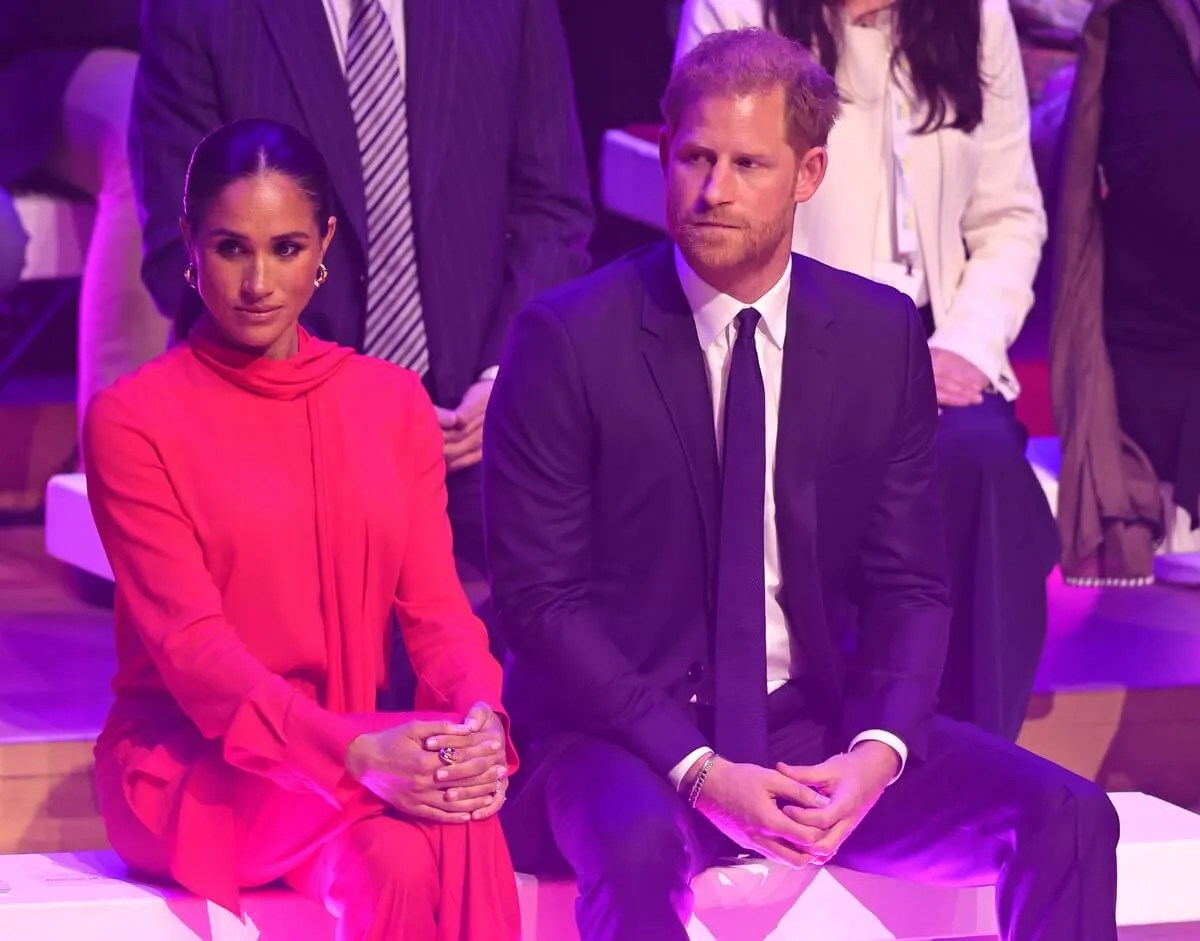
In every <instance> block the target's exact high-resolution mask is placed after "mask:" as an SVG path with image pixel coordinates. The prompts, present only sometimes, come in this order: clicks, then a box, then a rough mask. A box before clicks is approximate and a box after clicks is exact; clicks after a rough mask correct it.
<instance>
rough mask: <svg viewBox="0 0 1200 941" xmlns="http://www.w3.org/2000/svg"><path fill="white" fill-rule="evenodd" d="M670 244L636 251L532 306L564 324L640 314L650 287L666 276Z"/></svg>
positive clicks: (543, 296)
mask: <svg viewBox="0 0 1200 941" xmlns="http://www.w3.org/2000/svg"><path fill="white" fill-rule="evenodd" d="M669 261H670V243H667V242H658V243H655V244H653V245H647V246H644V247H642V248H638V249H634V250H633V251H631V252H628V253H626V254H624V255H622V256H621V257H620V258H617V259H614V260H613V261H610V262H609V263H608V264H605V265H602V266H601V267H599V268H596V269H595V270H593V271H591V272H589V273H588V274H585V275H583V276H582V277H579V278H576V279H575V280H574V281H568V282H567V283H565V284H560V285H558V286H557V287H554V288H551V289H550V290H548V291H545V292H544V293H542V294H540V295H539V296H538V297H536V298H535V299H534V300H533V302H532V306H534V307H539V308H541V309H542V310H544V311H547V312H549V313H552V314H554V315H555V316H557V317H558V318H559V319H561V320H563V321H564V322H578V321H587V320H589V319H592V318H596V317H614V316H620V315H622V314H629V313H633V312H636V311H637V309H638V307H639V306H640V304H639V303H638V298H640V297H641V295H642V293H643V292H644V291H645V289H646V285H647V284H648V283H649V282H650V281H652V280H654V279H656V278H661V277H663V276H664V274H665V270H666V265H667V264H669Z"/></svg>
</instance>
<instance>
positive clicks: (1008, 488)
mask: <svg viewBox="0 0 1200 941" xmlns="http://www.w3.org/2000/svg"><path fill="white" fill-rule="evenodd" d="M1025 443H1026V434H1025V429H1024V427H1023V426H1022V425H1021V424H1020V423H1019V422H1018V421H1017V419H1016V415H1015V413H1014V410H1013V406H1012V404H1011V403H1010V402H1006V401H1005V400H1004V399H1003V398H1001V397H1000V396H998V395H994V394H988V395H985V396H984V400H983V402H982V403H981V404H979V405H973V406H968V407H966V408H948V409H946V410H944V411H943V412H942V417H941V422H940V424H939V427H938V437H937V454H938V471H939V474H940V476H941V482H942V492H943V497H944V506H945V519H946V542H947V550H948V556H949V560H950V597H951V604H952V607H953V609H954V616H953V619H952V621H951V627H950V647H949V652H948V653H947V656H946V668H945V671H944V672H943V674H942V686H941V690H940V691H939V711H941V712H942V713H944V714H945V715H947V716H950V717H951V718H954V719H960V720H962V721H964V722H970V723H973V724H974V725H977V726H978V727H979V728H981V729H983V730H985V731H987V732H991V733H993V734H995V735H999V736H1001V737H1002V738H1006V739H1008V740H1009V741H1015V740H1016V737H1017V733H1018V732H1019V731H1020V729H1021V723H1022V722H1023V721H1024V719H1025V712H1026V709H1027V707H1028V704H1029V696H1030V693H1031V692H1032V691H1033V681H1034V677H1035V675H1036V673H1037V667H1038V661H1039V659H1040V658H1041V654H1042V646H1043V643H1044V641H1045V638H1046V578H1047V576H1048V575H1049V574H1050V572H1051V571H1052V570H1053V568H1054V566H1055V565H1056V564H1058V558H1059V555H1060V552H1061V547H1060V543H1059V536H1058V528H1057V526H1056V525H1055V522H1054V516H1053V514H1052V513H1051V511H1050V506H1049V504H1048V503H1047V502H1046V497H1045V494H1044V493H1043V492H1042V488H1041V486H1040V485H1039V484H1038V481H1037V478H1036V477H1035V476H1034V473H1033V468H1031V467H1030V466H1029V462H1028V461H1027V460H1026V459H1025Z"/></svg>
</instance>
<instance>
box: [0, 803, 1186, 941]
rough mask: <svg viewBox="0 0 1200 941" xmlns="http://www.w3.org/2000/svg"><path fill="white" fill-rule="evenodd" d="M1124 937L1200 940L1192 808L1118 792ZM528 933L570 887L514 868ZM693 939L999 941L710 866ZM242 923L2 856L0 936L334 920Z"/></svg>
mask: <svg viewBox="0 0 1200 941" xmlns="http://www.w3.org/2000/svg"><path fill="white" fill-rule="evenodd" d="M1113 802H1114V803H1115V804H1116V807H1117V810H1118V812H1119V814H1120V816H1121V824H1122V838H1121V847H1120V850H1119V867H1120V887H1119V899H1118V905H1117V908H1118V920H1119V923H1120V925H1121V926H1122V933H1121V937H1122V939H1129V941H1132V939H1138V941H1142V939H1150V938H1153V939H1155V941H1185V939H1191V941H1196V939H1198V938H1200V892H1197V891H1196V878H1197V873H1200V816H1197V815H1196V814H1192V813H1189V812H1188V811H1186V810H1182V809H1180V808H1178V807H1174V806H1172V805H1170V804H1167V803H1164V802H1163V801H1160V800H1157V799H1155V798H1153V797H1148V796H1146V795H1144V794H1132V793H1131V794H1114V795H1113ZM518 882H519V891H520V896H521V911H522V917H523V922H524V925H523V931H522V935H523V941H573V939H576V938H577V937H578V935H577V934H576V932H575V927H574V918H573V904H574V899H575V888H574V886H573V885H571V884H569V883H563V882H543V883H539V881H538V880H537V879H534V878H532V877H530V876H524V875H521V876H518ZM694 885H695V892H696V910H695V914H694V916H693V918H692V922H691V924H690V925H689V934H690V936H691V938H692V939H693V941H766V939H771V941H784V939H796V938H802V939H820V941H897V939H905V941H929V939H947V938H954V939H961V938H994V937H995V932H996V922H995V917H994V915H993V908H992V907H993V898H994V894H993V890H992V889H991V888H975V889H957V890H955V889H936V888H929V887H926V886H920V885H914V884H911V883H907V882H901V881H899V880H894V879H887V878H882V877H878V876H868V875H863V874H861V873H853V872H848V871H846V870H842V869H838V868H837V867H829V868H828V869H824V870H808V871H803V872H795V871H792V870H788V869H786V868H783V867H780V866H775V865H771V864H766V863H747V864H744V865H741V866H734V867H724V868H718V869H712V870H709V871H708V872H706V873H704V874H703V875H702V876H700V877H699V878H698V879H697V880H696V882H695V884H694ZM246 909H247V916H248V917H247V921H246V922H245V923H242V922H240V921H239V920H238V919H237V918H235V917H234V916H232V915H230V914H229V913H228V912H226V911H224V910H223V909H221V908H219V907H218V906H216V905H213V904H211V903H208V902H205V901H203V900H201V899H199V898H196V897H195V896H191V895H189V894H188V893H186V892H183V891H182V890H180V889H177V888H171V887H165V886H152V885H146V884H140V883H137V882H131V881H126V879H125V868H124V866H123V865H122V864H121V863H120V861H119V860H118V859H117V858H116V856H115V855H114V854H112V853H106V852H99V853H63V854H53V855H25V856H4V857H0V938H5V939H14V941H17V939H20V941H24V939H30V941H34V939H36V941H66V939H70V941H80V939H88V941H107V939H113V941H117V939H127V938H138V939H140V938H153V939H155V941H197V939H204V941H209V939H211V941H256V939H260V938H261V939H266V941H271V939H280V941H284V939H286V941H332V939H333V920H332V918H331V917H330V916H329V915H327V914H326V913H325V912H324V911H323V910H322V909H321V908H320V906H318V905H317V904H316V903H314V902H311V901H309V900H307V899H304V898H301V897H300V896H297V895H295V894H293V893H291V892H289V891H287V890H285V889H266V890H259V891H254V892H248V893H246Z"/></svg>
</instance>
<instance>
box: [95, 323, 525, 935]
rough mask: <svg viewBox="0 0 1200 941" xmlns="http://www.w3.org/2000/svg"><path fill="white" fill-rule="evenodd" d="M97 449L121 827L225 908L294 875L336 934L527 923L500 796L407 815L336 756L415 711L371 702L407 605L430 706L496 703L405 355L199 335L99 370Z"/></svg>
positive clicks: (424, 702)
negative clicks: (256, 352) (271, 352)
mask: <svg viewBox="0 0 1200 941" xmlns="http://www.w3.org/2000/svg"><path fill="white" fill-rule="evenodd" d="M193 332H195V331H193ZM84 450H85V461H86V466H87V476H88V496H89V500H90V502H91V505H92V511H93V514H94V515H95V519H96V526H97V528H98V530H99V532H100V537H101V540H102V541H103V544H104V548H105V551H106V553H107V554H108V558H109V561H110V563H111V565H112V569H113V573H114V575H115V577H116V609H115V615H116V637H117V675H116V678H115V680H114V684H113V685H114V691H115V694H116V701H115V703H114V705H113V708H112V711H111V713H110V714H109V717H108V721H107V723H106V725H105V728H104V731H103V732H102V733H101V735H100V738H99V740H98V741H97V744H96V780H97V788H98V792H99V796H100V804H101V810H102V813H103V816H104V819H105V823H106V826H107V829H108V835H109V839H110V841H111V843H112V845H113V848H114V849H116V851H117V852H118V853H119V854H120V855H121V856H122V857H123V858H124V859H125V860H126V862H127V863H129V864H130V865H131V866H132V867H134V868H136V869H141V870H145V871H149V872H151V873H155V874H159V875H162V876H169V877H171V878H173V879H175V880H176V881H178V882H179V883H180V884H181V885H183V886H184V887H186V888H188V889H190V890H191V891H193V892H195V893H197V894H198V895H201V896H204V897H206V898H209V899H212V900H213V901H215V902H217V903H219V904H221V905H223V906H224V907H226V908H228V909H230V910H232V911H235V912H239V911H240V901H239V889H241V888H247V887H251V886H257V885H262V884H265V883H268V882H271V881H274V880H276V879H280V878H282V879H285V880H286V881H287V882H288V883H289V884H290V885H292V886H294V887H295V888H296V889H297V890H299V891H302V892H305V893H307V894H309V895H312V896H314V897H316V898H318V899H319V900H321V901H322V902H324V903H325V904H326V906H327V907H328V908H329V909H330V910H331V911H333V912H334V913H335V914H337V915H339V916H340V919H341V923H340V931H339V937H340V938H343V939H346V941H362V939H372V941H374V939H380V941H382V939H384V938H389V939H390V938H399V937H404V938H412V939H414V941H422V939H424V938H429V939H431V941H477V939H478V941H490V939H505V941H511V939H513V938H515V937H517V935H518V933H519V911H518V906H517V896H516V885H515V881H514V877H513V870H512V862H511V860H510V859H509V855H508V850H507V847H506V845H505V843H504V838H503V835H502V832H501V829H500V825H499V821H498V820H497V819H496V818H495V817H492V818H490V819H488V820H486V821H481V822H472V823H469V824H460V825H439V824H430V823H425V822H419V821H414V820H411V819H404V818H401V817H400V816H398V815H397V814H395V813H394V812H390V811H389V810H388V808H386V807H385V805H384V804H383V802H382V801H380V800H379V799H378V798H376V797H374V795H372V794H371V793H370V792H368V791H367V790H366V789H365V788H363V787H362V786H361V785H359V784H358V783H357V782H355V781H354V780H353V779H352V778H351V777H350V776H349V774H348V773H347V771H346V767H345V755H346V749H347V747H348V745H349V744H350V742H351V741H352V740H353V739H354V738H355V737H356V736H358V735H360V734H362V733H363V732H365V731H371V730H376V729H380V728H384V727H388V726H391V725H396V724H399V723H400V722H403V721H405V720H406V719H408V718H409V716H407V715H402V714H396V713H390V714H388V713H375V711H374V710H375V695H376V691H377V688H378V687H379V686H380V685H381V684H382V683H383V682H384V681H385V680H386V677H385V664H386V663H387V651H386V643H387V640H386V638H387V631H386V628H387V625H388V617H389V613H390V610H391V609H392V607H393V606H394V607H395V611H396V614H397V615H398V619H399V623H400V625H401V632H402V636H403V638H404V644H405V646H406V648H407V649H408V653H409V656H410V658H411V660H412V663H413V667H414V669H415V671H416V674H417V679H418V691H417V703H416V708H417V709H418V710H422V711H437V712H448V713H453V714H455V715H456V716H458V717H461V716H463V715H464V714H465V713H466V711H467V710H468V709H469V708H470V707H471V706H472V705H473V704H474V703H475V702H477V701H485V702H487V703H489V704H491V705H492V706H493V708H496V709H499V705H500V668H499V665H498V664H497V663H496V661H495V660H494V659H493V658H492V657H491V655H490V654H489V652H488V645H487V637H486V633H485V630H484V628H483V625H482V624H481V623H480V622H479V621H478V620H477V619H476V618H475V617H474V616H473V615H472V613H471V610H470V607H469V605H468V602H467V600H466V597H465V596H464V594H463V591H462V587H461V585H460V584H459V581H458V578H457V576H456V573H455V568H454V563H453V559H452V547H451V535H450V526H449V523H448V521H447V518H446V510H445V507H446V490H445V479H444V477H445V471H444V464H443V459H442V438H441V432H440V430H439V428H438V426H437V423H436V420H435V417H434V413H433V408H432V405H431V404H430V401H429V398H428V396H427V395H426V394H425V392H424V390H423V388H422V387H421V384H420V382H419V380H418V379H417V377H416V376H415V375H414V374H412V373H409V372H407V371H405V370H401V369H398V368H396V367H395V366H392V365H389V364H387V363H383V362H380V361H377V360H373V359H369V358H367V357H363V356H358V355H356V354H354V353H353V352H352V351H350V350H348V349H345V348H342V347H338V346H335V345H333V344H329V343H325V342H323V341H320V340H317V339H315V338H313V337H310V336H308V335H307V334H305V333H304V332H303V331H301V335H300V345H299V350H298V352H297V354H296V355H294V356H292V357H290V358H289V359H286V360H281V361H272V360H266V359H262V358H256V357H251V356H249V355H246V354H242V353H237V352H232V351H229V350H227V349H224V348H222V347H219V346H216V345H215V344H212V343H209V342H207V341H204V340H200V339H195V340H191V341H189V342H188V343H186V344H181V345H179V346H177V347H175V348H174V349H172V350H171V351H169V352H168V353H166V354H165V355H163V356H161V357H159V358H158V359H156V360H154V361H153V362H151V363H150V364H148V365H147V366H145V367H144V368H143V369H141V370H140V371H138V372H137V373H135V374H134V375H132V376H130V377H127V378H125V379H123V380H122V381H120V382H118V383H117V384H116V385H114V386H112V387H111V388H110V389H108V390H106V391H104V392H102V393H101V394H100V395H99V396H97V397H96V399H95V400H94V401H93V404H92V406H91V408H90V409H89V412H88V416H87V421H86V424H85V430H84ZM508 760H509V770H510V772H511V771H513V770H515V764H516V758H515V755H513V754H512V753H511V751H510V753H509V756H508Z"/></svg>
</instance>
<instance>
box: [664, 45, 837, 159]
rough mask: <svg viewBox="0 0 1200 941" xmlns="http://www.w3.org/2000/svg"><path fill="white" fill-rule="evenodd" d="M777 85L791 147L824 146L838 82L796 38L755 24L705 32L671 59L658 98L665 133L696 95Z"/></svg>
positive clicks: (765, 89)
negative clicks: (686, 50) (664, 87)
mask: <svg viewBox="0 0 1200 941" xmlns="http://www.w3.org/2000/svg"><path fill="white" fill-rule="evenodd" d="M776 88H782V89H783V93H784V101H785V107H786V117H787V135H788V143H789V144H791V146H792V149H793V150H794V151H796V153H798V154H800V153H803V152H804V151H806V150H807V149H808V148H810V147H824V146H825V145H826V144H827V143H828V141H829V131H830V129H831V128H832V127H833V122H834V121H835V120H836V119H837V116H838V110H839V109H840V108H841V101H840V99H839V98H838V90H837V85H836V84H835V83H834V81H833V79H832V78H830V76H829V74H828V73H827V72H826V71H825V70H824V69H823V68H821V66H820V64H819V63H818V62H817V61H816V60H815V59H814V58H813V57H812V55H811V54H810V53H809V52H808V50H807V49H805V48H804V47H803V46H802V45H800V44H799V43H798V42H795V41H794V40H792V39H788V38H786V37H783V36H779V35H777V34H775V33H772V32H768V31H767V30H765V29H754V28H747V29H738V30H729V31H724V32H718V33H712V34H710V35H708V36H705V37H704V38H703V39H702V40H701V41H700V43H699V44H698V45H697V46H696V48H695V49H693V50H691V51H690V52H689V53H687V55H685V56H684V57H683V58H682V59H680V60H679V61H678V62H677V63H676V64H675V68H674V69H673V70H672V71H671V80H670V82H668V84H667V91H666V94H664V95H663V99H662V113H663V119H664V121H665V122H666V126H667V134H668V136H669V137H674V135H675V131H676V130H677V129H678V127H679V122H680V120H681V119H682V117H683V113H684V111H686V110H687V108H688V106H689V105H691V104H692V103H693V102H696V101H698V100H700V99H701V98H704V97H706V96H709V95H730V96H732V95H746V94H751V93H755V92H772V91H774V90H775V89H776Z"/></svg>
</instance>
